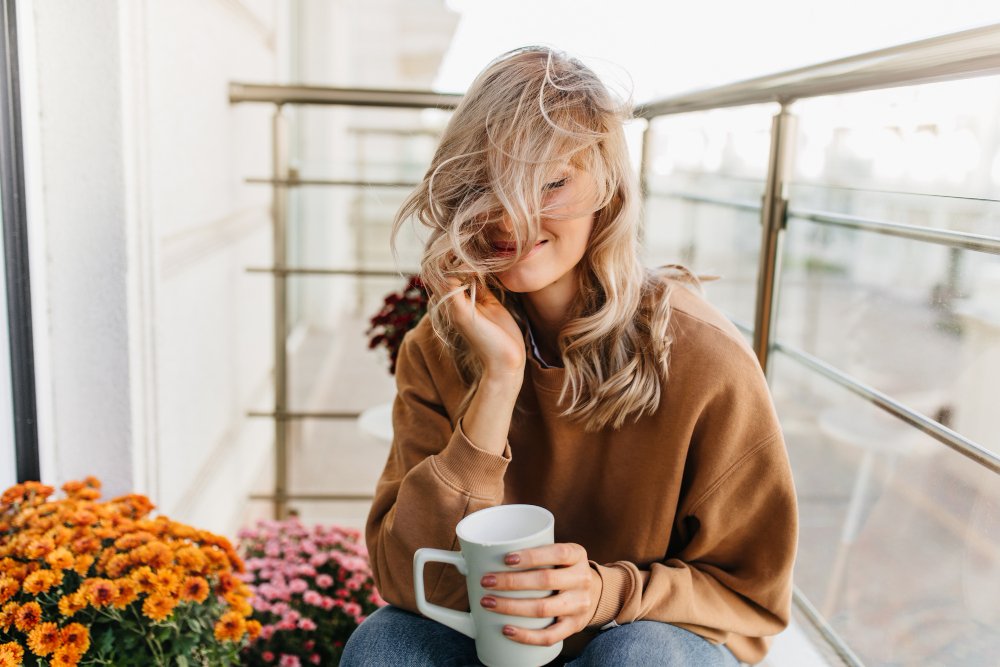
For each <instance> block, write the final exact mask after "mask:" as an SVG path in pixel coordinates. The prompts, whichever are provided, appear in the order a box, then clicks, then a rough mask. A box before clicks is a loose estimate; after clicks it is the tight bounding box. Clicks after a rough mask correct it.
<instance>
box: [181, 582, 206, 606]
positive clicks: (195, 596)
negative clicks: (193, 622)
mask: <svg viewBox="0 0 1000 667" xmlns="http://www.w3.org/2000/svg"><path fill="white" fill-rule="evenodd" d="M207 597H208V582H207V581H205V579H203V578H202V577H188V578H187V579H185V580H184V585H183V586H182V587H181V599H182V600H194V601H195V602H204V601H205V599H206V598H207Z"/></svg>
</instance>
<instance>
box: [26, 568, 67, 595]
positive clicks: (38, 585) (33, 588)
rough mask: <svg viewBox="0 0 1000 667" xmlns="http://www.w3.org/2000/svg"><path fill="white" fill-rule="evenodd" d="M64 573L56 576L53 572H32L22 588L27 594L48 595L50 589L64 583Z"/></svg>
mask: <svg viewBox="0 0 1000 667" xmlns="http://www.w3.org/2000/svg"><path fill="white" fill-rule="evenodd" d="M62 578H63V576H62V572H60V573H58V574H56V573H55V572H53V571H52V570H38V571H37V572H32V573H31V574H29V575H28V576H27V578H26V579H25V580H24V584H23V585H22V588H24V591H25V592H26V593H31V594H32V595H38V594H39V593H48V592H49V589H50V588H52V587H53V586H57V585H59V584H61V583H62Z"/></svg>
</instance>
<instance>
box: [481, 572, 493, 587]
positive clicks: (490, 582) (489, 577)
mask: <svg viewBox="0 0 1000 667" xmlns="http://www.w3.org/2000/svg"><path fill="white" fill-rule="evenodd" d="M479 583H481V584H482V585H483V586H496V585H497V578H496V577H494V576H493V575H492V574H488V575H486V576H485V577H483V579H482V581H481V582H479Z"/></svg>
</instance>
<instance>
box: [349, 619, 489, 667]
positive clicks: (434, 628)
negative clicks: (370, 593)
mask: <svg viewBox="0 0 1000 667" xmlns="http://www.w3.org/2000/svg"><path fill="white" fill-rule="evenodd" d="M340 664H341V665H342V667H394V666H395V665H401V666H402V665H405V666H407V667H410V666H411V665H412V666H413V667H432V666H437V665H447V666H450V667H464V666H465V665H477V664H479V662H478V660H477V659H476V646H475V642H473V641H472V640H471V639H470V638H468V637H466V636H465V635H463V634H461V633H459V632H456V631H454V630H452V629H451V628H449V627H447V626H444V625H442V624H440V623H438V622H436V621H432V620H430V619H428V618H424V617H423V616H420V615H418V614H414V613H411V612H408V611H406V610H404V609H400V608H399V607H393V606H388V607H382V608H381V609H379V610H378V611H376V612H375V613H373V614H372V615H371V616H369V617H368V618H367V619H365V621H364V623H362V624H361V625H360V626H358V628H357V629H356V630H355V631H354V632H353V633H352V634H351V637H350V639H348V640H347V645H346V646H345V647H344V653H343V655H342V656H341V659H340Z"/></svg>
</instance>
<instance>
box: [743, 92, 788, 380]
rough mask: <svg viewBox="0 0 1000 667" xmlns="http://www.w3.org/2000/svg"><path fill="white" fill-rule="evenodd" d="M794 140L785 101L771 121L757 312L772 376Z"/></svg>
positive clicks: (758, 337) (763, 361)
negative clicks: (771, 367) (770, 357)
mask: <svg viewBox="0 0 1000 667" xmlns="http://www.w3.org/2000/svg"><path fill="white" fill-rule="evenodd" d="M794 140H795V116H794V115H793V114H791V113H790V112H789V111H788V107H787V105H785V104H782V105H781V111H779V112H778V113H777V114H775V116H774V118H773V119H772V121H771V154H770V156H769V158H768V164H767V183H766V185H765V189H764V195H763V197H762V200H761V212H760V221H761V236H760V263H759V265H758V269H757V307H756V310H755V311H754V312H755V315H754V328H753V348H754V352H756V353H757V360H758V361H759V362H760V367H761V368H762V369H764V374H765V375H768V376H770V373H769V372H768V371H769V368H768V353H769V352H770V349H771V342H772V340H773V338H774V332H773V328H774V324H775V308H776V306H777V303H778V281H779V273H780V270H781V241H782V237H783V235H784V229H785V219H786V217H785V214H786V211H787V210H788V198H787V196H786V194H787V193H786V189H787V187H788V177H789V174H790V173H791V162H792V150H793V146H794Z"/></svg>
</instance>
